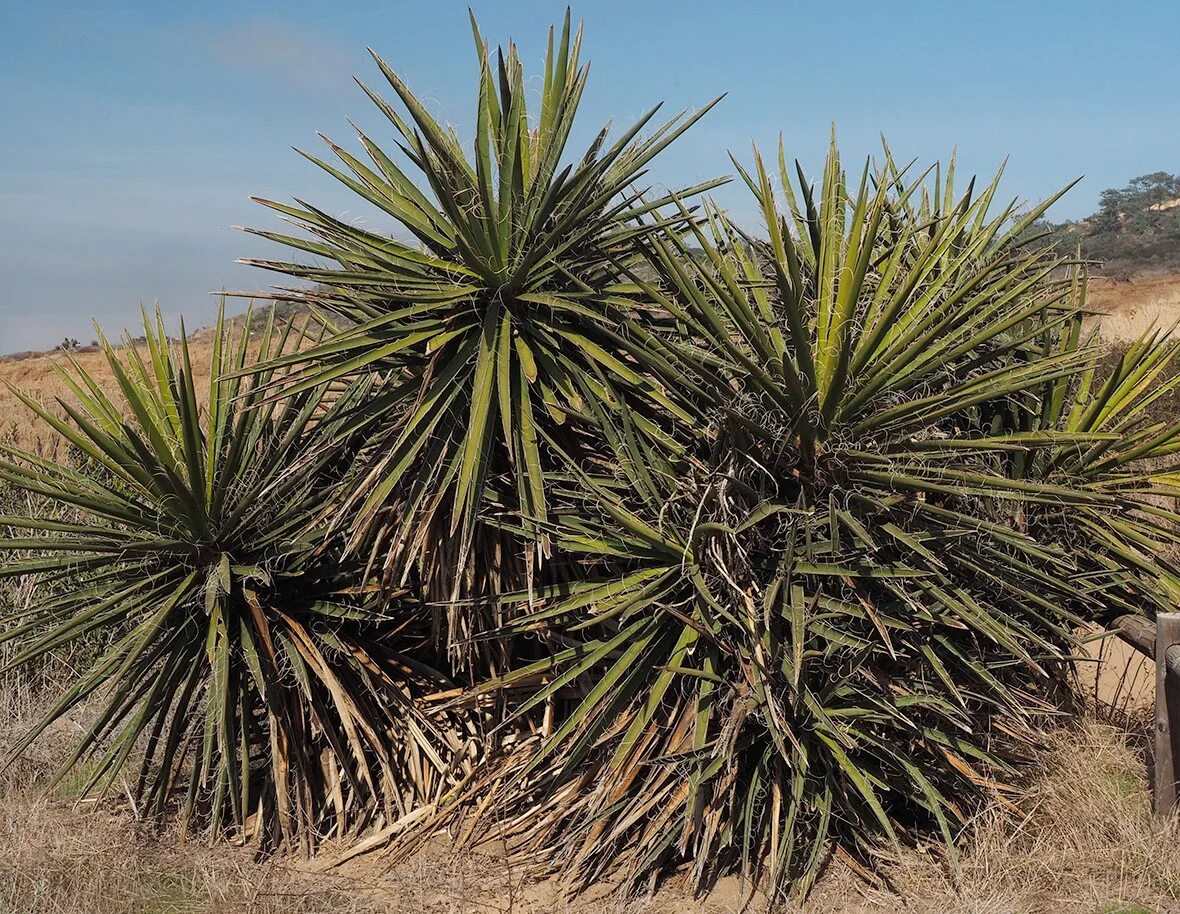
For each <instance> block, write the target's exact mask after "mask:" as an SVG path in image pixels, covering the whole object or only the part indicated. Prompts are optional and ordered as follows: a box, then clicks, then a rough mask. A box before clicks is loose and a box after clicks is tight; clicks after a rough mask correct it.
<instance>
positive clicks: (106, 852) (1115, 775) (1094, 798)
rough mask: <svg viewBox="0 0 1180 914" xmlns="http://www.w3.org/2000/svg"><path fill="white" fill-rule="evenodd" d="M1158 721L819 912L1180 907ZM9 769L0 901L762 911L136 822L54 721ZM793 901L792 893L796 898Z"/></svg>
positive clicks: (120, 909) (19, 705) (10, 702)
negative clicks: (1160, 771) (72, 753)
mask: <svg viewBox="0 0 1180 914" xmlns="http://www.w3.org/2000/svg"><path fill="white" fill-rule="evenodd" d="M39 703H40V702H39V697H38V695H37V694H35V693H33V692H31V691H30V690H29V688H28V686H27V684H23V683H20V682H10V683H9V684H8V685H7V686H6V687H5V689H4V691H3V693H0V713H2V714H3V721H4V723H3V730H2V732H0V744H3V743H4V742H7V741H8V740H9V739H11V738H12V737H13V736H14V735H15V734H16V733H17V732H18V731H19V730H20V728H21V726H22V725H23V724H24V723H26V722H27V721H28V720H29V719H30V717H31V716H32V715H33V714H35V713H36V711H37V710H38V705H39ZM1145 732H1146V721H1145V720H1143V719H1138V720H1137V719H1135V718H1128V717H1126V716H1121V717H1118V722H1117V723H1115V722H1112V715H1111V714H1109V712H1101V713H1091V714H1090V715H1089V716H1088V717H1087V718H1086V719H1085V720H1084V721H1083V722H1082V723H1081V724H1080V725H1078V726H1076V727H1071V728H1063V729H1061V730H1060V731H1059V732H1057V733H1055V734H1052V735H1051V736H1050V737H1048V741H1047V745H1046V746H1045V748H1044V750H1043V752H1042V755H1041V758H1042V759H1043V773H1042V774H1040V775H1039V776H1038V777H1036V778H1035V779H1034V780H1033V782H1032V783H1031V784H1030V785H1028V787H1027V789H1026V791H1025V793H1024V795H1023V796H1021V797H1020V798H1018V799H1019V807H1020V810H1019V812H1014V811H1013V810H1011V809H1007V808H1005V807H1003V806H1000V805H996V806H993V807H991V808H989V809H987V810H985V811H984V812H983V813H982V814H981V815H980V816H978V817H977V819H976V820H975V821H974V822H973V823H972V826H971V830H970V834H969V837H968V839H967V840H966V842H965V846H966V847H967V848H968V849H967V850H966V851H965V852H964V855H963V858H962V860H961V861H960V864H959V867H958V869H957V870H956V869H955V868H954V867H952V866H949V865H947V864H946V863H945V862H944V861H941V860H940V859H939V857H938V854H937V852H936V851H935V850H934V849H930V850H929V851H928V850H927V849H924V848H918V849H916V850H910V851H906V852H903V853H901V854H900V855H899V856H898V857H897V858H896V859H893V860H889V861H883V862H882V865H881V867H880V868H879V870H878V876H877V881H876V882H875V883H869V882H866V881H865V880H864V879H863V878H861V876H859V875H857V874H856V873H854V872H852V871H851V870H849V869H847V868H846V867H844V866H843V865H842V864H840V863H839V862H836V863H834V864H833V865H832V866H831V867H829V871H828V873H827V874H826V875H825V876H824V878H823V879H822V880H821V882H820V884H819V887H818V889H817V891H816V893H815V894H814V895H813V896H812V898H811V899H810V900H809V901H808V903H807V905H806V906H805V908H804V909H802V910H803V912H808V914H820V912H824V914H835V912H841V914H885V912H894V911H904V912H911V914H1067V912H1086V914H1113V912H1127V914H1131V912H1136V914H1139V912H1165V911H1175V910H1180V828H1177V826H1176V825H1175V824H1171V825H1163V824H1160V823H1158V822H1155V821H1153V819H1152V817H1151V814H1150V800H1149V794H1148V789H1147V779H1146V772H1147V766H1148V764H1149V759H1148V758H1146V757H1145V754H1144V752H1145V749H1144V747H1145V746H1146V745H1147V740H1146V738H1145ZM57 737H58V738H56V739H55V738H53V737H52V736H51V737H50V738H48V739H46V740H43V741H42V742H41V743H39V744H38V745H37V746H36V748H35V749H34V750H32V751H31V752H30V753H28V754H27V755H26V756H25V757H23V758H22V759H21V760H20V761H19V763H18V764H17V765H16V766H14V767H13V768H11V769H10V770H9V771H8V772H7V773H6V774H5V776H4V778H3V781H2V782H0V911H3V912H6V914H7V912H22V914H24V912H29V914H165V912H168V914H171V912H186V914H215V912H216V914H221V912H239V911H240V912H263V914H269V912H274V914H278V912H293V914H319V912H324V914H328V912H332V914H378V912H382V914H401V912H406V914H409V912H413V914H467V912H503V914H542V912H568V914H697V912H699V914H732V912H737V911H741V910H747V911H751V912H755V911H764V910H765V909H766V908H765V903H764V901H762V900H761V899H758V898H753V899H751V898H749V897H748V895H747V893H745V892H743V891H742V888H741V886H739V885H738V884H737V883H736V882H735V881H726V882H723V883H722V884H721V885H719V886H718V888H717V889H716V890H715V891H714V892H713V893H712V895H710V896H709V897H708V898H705V899H699V900H692V899H689V898H687V897H686V896H684V895H683V894H682V893H681V892H680V891H679V890H678V887H677V886H676V885H675V884H671V885H667V886H665V887H664V888H662V889H661V890H660V891H659V892H657V893H656V895H655V896H654V897H653V898H647V899H636V900H634V901H632V902H630V903H629V904H623V903H621V902H618V901H609V902H608V901H602V900H596V899H595V898H594V897H593V894H591V895H590V896H589V897H584V898H581V899H579V900H577V901H575V902H566V901H564V900H563V899H562V897H561V895H560V893H559V891H558V889H557V887H556V886H554V885H552V884H539V885H537V884H534V885H524V884H522V883H521V881H520V880H519V878H518V876H517V875H516V874H514V873H513V871H512V869H511V867H510V866H509V865H508V864H507V863H506V861H505V859H504V858H503V856H502V855H500V854H498V853H497V852H496V850H495V848H494V846H493V847H491V848H490V849H489V850H487V851H486V852H484V853H480V854H472V855H467V856H465V857H464V858H462V859H456V858H455V857H454V855H452V854H449V853H448V852H447V849H446V848H445V847H443V846H441V845H437V846H435V847H434V848H432V849H428V850H427V851H424V852H422V853H420V854H419V855H418V856H417V857H416V858H414V859H413V860H411V861H410V862H409V863H407V864H404V865H401V866H398V867H392V868H391V867H389V866H388V865H387V864H386V863H385V862H384V861H383V860H382V859H381V858H380V857H379V856H372V857H367V858H360V859H359V860H355V861H352V862H351V863H349V864H347V865H345V866H342V867H339V868H335V869H325V868H324V867H323V864H322V863H321V862H320V861H321V860H324V859H330V857H331V849H330V848H327V849H325V852H324V853H323V854H322V855H321V857H320V858H317V859H316V860H312V861H302V860H295V859H292V858H278V859H271V860H265V861H257V860H255V859H254V857H253V856H252V853H251V851H250V849H248V848H227V847H226V846H224V845H219V846H217V847H216V848H210V847H208V846H206V845H205V844H204V843H202V842H201V841H200V840H199V839H194V838H190V839H184V838H182V837H181V836H179V835H177V834H175V833H172V832H165V833H163V834H156V833H153V832H151V831H150V830H149V829H147V828H146V827H145V826H141V825H136V824H135V823H134V811H133V810H132V809H130V808H129V804H128V803H127V801H126V800H125V799H123V798H119V797H115V798H112V799H109V800H106V801H104V802H102V803H99V804H91V805H80V804H77V803H76V802H75V801H74V799H73V798H72V794H73V793H74V791H75V790H76V785H75V784H74V783H72V782H69V783H66V784H65V785H63V786H61V787H59V788H55V789H54V790H52V791H50V792H49V793H48V794H47V795H46V793H45V785H46V783H47V781H48V778H49V774H50V772H51V771H52V770H53V767H54V765H55V763H56V762H58V761H60V758H61V756H62V753H63V752H64V751H65V750H66V748H67V747H68V745H69V738H68V737H69V734H68V733H65V732H61V731H59V732H58V733H57ZM787 910H791V909H787Z"/></svg>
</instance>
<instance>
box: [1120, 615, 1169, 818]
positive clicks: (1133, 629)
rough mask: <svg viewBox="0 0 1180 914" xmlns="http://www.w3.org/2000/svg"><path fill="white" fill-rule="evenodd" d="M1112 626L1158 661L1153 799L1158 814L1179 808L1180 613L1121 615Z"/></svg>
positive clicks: (1130, 642) (1140, 649)
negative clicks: (1149, 615)
mask: <svg viewBox="0 0 1180 914" xmlns="http://www.w3.org/2000/svg"><path fill="white" fill-rule="evenodd" d="M1112 628H1113V629H1114V630H1115V631H1116V632H1118V635H1119V637H1120V638H1122V639H1123V640H1124V641H1126V642H1127V643H1128V644H1129V645H1131V647H1133V648H1135V649H1136V650H1137V651H1140V652H1141V653H1143V654H1146V655H1147V656H1148V657H1150V658H1151V659H1152V660H1154V661H1155V774H1154V777H1153V782H1152V791H1151V796H1152V803H1153V807H1154V809H1155V814H1156V815H1157V816H1170V815H1172V814H1173V813H1174V812H1175V810H1176V806H1177V803H1176V799H1177V783H1176V782H1177V779H1180V613H1159V614H1158V615H1157V616H1156V617H1155V622H1151V621H1149V620H1147V619H1144V618H1143V617H1142V616H1120V617H1119V618H1117V619H1115V621H1114V625H1113V626H1112Z"/></svg>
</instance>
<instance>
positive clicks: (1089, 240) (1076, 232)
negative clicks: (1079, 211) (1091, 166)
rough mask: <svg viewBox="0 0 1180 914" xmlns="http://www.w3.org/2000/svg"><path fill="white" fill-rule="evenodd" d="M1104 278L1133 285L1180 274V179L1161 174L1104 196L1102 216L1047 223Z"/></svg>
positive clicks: (1045, 225)
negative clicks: (1138, 279)
mask: <svg viewBox="0 0 1180 914" xmlns="http://www.w3.org/2000/svg"><path fill="white" fill-rule="evenodd" d="M1038 228H1039V229H1042V230H1048V231H1051V232H1053V233H1054V234H1055V235H1056V236H1057V238H1058V239H1059V243H1060V244H1062V245H1064V246H1066V247H1068V248H1069V249H1070V250H1073V249H1076V248H1077V247H1078V246H1079V245H1080V246H1081V250H1082V256H1083V257H1085V258H1086V259H1087V260H1093V261H1095V262H1097V263H1098V264H1099V268H1098V271H1099V273H1100V274H1101V275H1104V276H1109V277H1110V278H1112V279H1129V278H1131V277H1134V276H1139V275H1142V274H1146V273H1162V272H1175V271H1180V175H1172V174H1168V173H1167V172H1165V171H1157V172H1155V173H1154V174H1150V175H1140V176H1139V177H1138V178H1132V179H1131V181H1130V182H1129V183H1128V184H1127V185H1126V186H1125V187H1117V188H1109V189H1108V190H1104V191H1103V192H1102V196H1101V197H1100V199H1099V206H1098V211H1097V212H1096V213H1094V214H1093V215H1091V216H1088V217H1087V218H1085V219H1079V220H1078V221H1076V222H1061V223H1056V224H1054V223H1042V224H1041V225H1040V226H1038Z"/></svg>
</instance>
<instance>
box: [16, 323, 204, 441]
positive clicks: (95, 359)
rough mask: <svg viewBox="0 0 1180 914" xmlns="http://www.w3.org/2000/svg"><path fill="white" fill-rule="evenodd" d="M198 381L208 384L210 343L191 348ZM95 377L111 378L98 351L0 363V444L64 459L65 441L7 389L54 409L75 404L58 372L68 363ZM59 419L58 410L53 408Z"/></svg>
mask: <svg viewBox="0 0 1180 914" xmlns="http://www.w3.org/2000/svg"><path fill="white" fill-rule="evenodd" d="M190 352H191V353H192V355H193V370H194V372H195V374H196V375H197V378H198V379H199V380H201V381H204V382H205V383H208V378H209V361H210V359H211V357H212V352H213V346H212V342H200V341H198V342H194V343H193V344H192V346H191V348H190ZM71 359H73V360H76V361H77V363H78V364H79V365H80V366H81V367H82V368H84V369H85V370H86V371H87V372H88V373H91V374H94V375H95V376H96V377H100V378H104V377H109V376H110V369H109V368H108V366H107V359H106V355H105V354H104V353H103V351H102V350H101V349H97V348H90V347H88V348H87V349H85V350H82V351H78V352H72V353H65V352H47V353H42V354H40V355H28V356H22V357H20V358H8V359H0V441H3V442H6V443H8V444H13V445H15V446H17V447H19V448H22V449H23V450H27V451H32V452H33V453H36V454H39V455H41V456H44V457H50V458H61V457H62V456H64V449H65V441H64V440H63V439H62V438H61V436H60V435H58V434H57V433H56V432H55V431H54V430H53V429H52V428H49V427H48V426H47V425H46V424H45V423H43V422H41V421H40V420H39V419H37V417H36V416H34V415H33V413H32V412H31V411H30V410H29V409H28V407H26V406H25V404H24V403H22V402H21V401H20V400H19V399H18V398H17V397H16V395H15V394H13V392H12V391H11V389H10V388H9V385H12V386H14V387H18V388H20V389H21V390H22V391H23V392H24V393H26V394H27V395H28V396H30V397H32V398H33V399H34V400H36V401H37V402H38V403H41V404H42V405H45V406H49V407H55V408H56V407H57V403H58V401H59V400H61V399H64V400H65V401H66V402H71V403H72V402H74V396H73V394H72V393H71V391H70V389H69V386H68V385H67V384H66V383H65V381H64V380H63V379H62V377H61V375H60V373H59V372H58V368H59V367H60V368H67V369H68V368H69V366H70V360H71ZM56 412H57V413H58V414H59V415H60V414H61V410H60V408H56Z"/></svg>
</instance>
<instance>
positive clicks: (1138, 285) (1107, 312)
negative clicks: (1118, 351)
mask: <svg viewBox="0 0 1180 914" xmlns="http://www.w3.org/2000/svg"><path fill="white" fill-rule="evenodd" d="M1087 303H1088V304H1089V306H1090V307H1091V308H1093V309H1094V310H1095V311H1097V312H1100V313H1101V314H1100V316H1096V317H1094V318H1092V319H1091V320H1090V326H1098V327H1099V330H1100V332H1101V334H1102V336H1103V338H1104V339H1106V340H1108V341H1109V342H1127V343H1129V342H1132V341H1133V340H1136V339H1138V338H1139V337H1140V336H1141V335H1142V334H1144V333H1145V332H1147V331H1148V330H1150V329H1152V328H1156V327H1158V328H1165V329H1166V328H1170V327H1172V326H1173V325H1175V324H1176V323H1177V322H1178V321H1180V274H1176V273H1164V274H1159V275H1155V276H1141V277H1138V278H1136V279H1132V280H1126V281H1116V280H1110V279H1102V278H1097V279H1092V280H1091V281H1090V291H1089V297H1088V300H1087Z"/></svg>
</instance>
